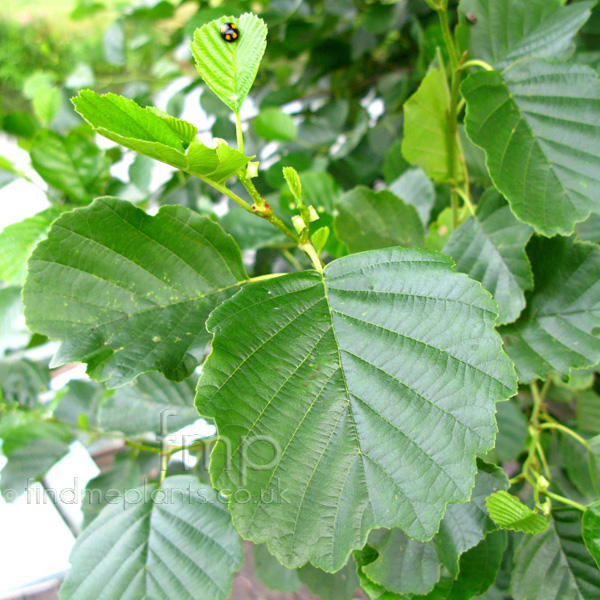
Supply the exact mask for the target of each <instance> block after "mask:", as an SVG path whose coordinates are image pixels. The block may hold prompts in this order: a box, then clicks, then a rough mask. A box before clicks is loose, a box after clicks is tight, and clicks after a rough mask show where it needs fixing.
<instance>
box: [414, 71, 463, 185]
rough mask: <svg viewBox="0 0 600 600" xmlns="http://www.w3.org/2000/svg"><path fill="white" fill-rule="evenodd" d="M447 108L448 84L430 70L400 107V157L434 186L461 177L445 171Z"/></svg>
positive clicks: (447, 147) (457, 173) (448, 102)
mask: <svg viewBox="0 0 600 600" xmlns="http://www.w3.org/2000/svg"><path fill="white" fill-rule="evenodd" d="M449 105H450V90H449V89H448V82H447V81H446V76H445V75H444V73H443V72H442V71H440V70H439V69H431V70H430V71H429V73H427V75H426V77H425V79H423V81H422V82H421V85H420V86H419V89H418V90H417V91H416V92H415V93H414V94H413V95H412V96H411V97H410V98H409V99H408V100H407V101H406V102H405V104H404V141H403V142H402V154H403V155H404V158H406V160H407V161H408V162H409V163H410V164H412V165H417V166H419V167H421V168H422V169H423V170H424V171H425V173H427V175H428V176H429V177H431V179H433V180H434V181H435V182H437V183H446V182H448V181H450V180H452V179H453V178H455V179H456V180H457V181H460V180H461V179H463V177H464V175H463V174H462V173H461V172H460V171H458V170H457V172H456V173H450V172H449V160H448V153H449V151H450V148H449V140H448V134H447V132H448V106H449ZM457 165H458V161H457Z"/></svg>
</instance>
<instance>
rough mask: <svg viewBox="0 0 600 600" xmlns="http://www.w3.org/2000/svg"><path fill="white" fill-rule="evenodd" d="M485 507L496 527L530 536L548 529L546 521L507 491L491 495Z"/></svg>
mask: <svg viewBox="0 0 600 600" xmlns="http://www.w3.org/2000/svg"><path fill="white" fill-rule="evenodd" d="M486 505H487V509H488V512H489V513H490V516H491V517H492V519H493V520H494V521H495V522H496V524H497V525H498V527H502V528H504V529H512V530H513V531H522V532H524V533H531V534H536V533H542V532H543V531H546V529H547V527H548V521H547V520H546V519H545V518H544V517H543V516H542V515H539V514H536V513H534V512H533V511H532V510H531V509H530V508H529V506H527V505H526V504H523V503H522V502H521V501H520V500H519V499H518V498H517V497H516V496H513V495H512V494H509V493H508V492H507V491H504V490H500V491H498V492H496V493H495V494H493V495H491V496H490V497H489V498H488V499H487V502H486Z"/></svg>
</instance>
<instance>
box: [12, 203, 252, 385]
mask: <svg viewBox="0 0 600 600" xmlns="http://www.w3.org/2000/svg"><path fill="white" fill-rule="evenodd" d="M246 278H247V275H246V272H245V270H244V267H243V265H242V257H241V254H240V251H239V248H238V247H237V245H236V244H235V242H234V241H233V240H232V238H231V237H230V236H228V235H227V234H226V233H225V232H224V231H223V230H222V229H221V227H220V226H219V225H218V224H217V223H215V222H214V221H212V220H211V219H209V218H207V217H202V216H199V215H198V214H197V213H194V212H192V211H191V210H188V209H187V208H183V207H181V206H163V207H162V208H161V209H160V211H159V212H158V214H157V215H156V216H150V215H148V214H146V213H145V212H144V211H142V210H140V209H139V208H136V207H135V206H133V205H132V204H130V203H129V202H126V201H124V200H119V199H117V198H99V199H98V200H96V201H95V202H94V203H93V204H92V205H90V206H89V207H87V208H81V209H78V210H75V211H72V212H70V213H67V214H65V215H63V216H62V217H60V218H59V219H58V220H57V221H55V222H54V224H53V225H52V228H51V230H50V233H49V234H48V238H47V239H46V240H44V241H43V242H41V243H40V244H39V245H38V246H37V248H36V249H35V251H34V253H33V255H32V256H31V259H30V260H29V273H28V277H27V281H26V283H25V287H24V290H23V298H24V303H25V316H26V319H27V322H28V326H29V327H30V329H31V330H32V331H36V332H38V333H42V334H44V335H47V336H48V337H51V338H53V339H58V340H61V341H62V342H63V343H62V345H61V347H60V349H59V350H58V352H57V354H56V356H55V357H54V359H53V365H55V366H59V365H62V364H65V363H68V362H76V361H79V362H85V363H87V364H88V373H89V374H90V376H92V377H93V378H94V379H98V380H100V381H108V385H109V387H117V386H120V385H123V384H125V383H127V382H129V381H131V380H132V379H134V378H135V377H137V376H138V375H140V374H141V373H144V372H145V371H150V370H157V371H161V372H162V373H164V374H165V375H166V376H167V377H168V378H169V379H174V380H182V379H185V378H186V377H188V376H189V375H190V374H191V373H192V371H193V370H194V369H195V367H196V365H197V364H198V362H199V361H200V359H201V357H202V354H203V353H204V350H205V347H206V344H207V342H208V340H209V335H208V332H207V331H206V328H205V321H206V318H207V316H208V315H209V314H210V312H211V311H212V309H213V308H214V307H215V306H217V305H218V304H219V303H220V302H222V301H223V300H224V299H225V298H227V297H228V296H229V295H230V294H232V293H233V292H234V291H235V290H236V289H237V288H238V287H239V285H240V284H242V283H243V282H244V281H246Z"/></svg>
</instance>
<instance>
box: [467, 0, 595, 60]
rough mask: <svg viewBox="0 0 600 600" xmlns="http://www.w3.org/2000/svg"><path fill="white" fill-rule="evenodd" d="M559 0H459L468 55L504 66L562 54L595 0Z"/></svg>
mask: <svg viewBox="0 0 600 600" xmlns="http://www.w3.org/2000/svg"><path fill="white" fill-rule="evenodd" d="M564 4H565V2H563V1H562V0H461V3H460V10H461V11H462V12H463V14H465V15H467V14H470V15H473V16H474V17H475V19H476V21H477V22H476V23H474V24H470V25H469V31H470V44H469V47H470V53H469V55H470V56H471V57H472V58H477V59H479V60H484V61H485V62H487V63H489V64H491V65H493V66H495V67H496V68H497V69H504V68H506V67H508V66H509V65H510V64H512V63H514V62H516V61H517V60H519V59H522V58H527V57H539V58H564V57H565V56H566V55H567V54H568V53H569V51H570V50H571V47H572V43H573V38H574V37H575V34H576V33H577V32H578V31H579V29H580V28H581V27H582V26H583V24H584V23H585V22H586V21H587V20H588V19H589V17H590V14H591V8H592V6H593V5H594V4H595V2H577V3H575V4H569V5H568V6H564Z"/></svg>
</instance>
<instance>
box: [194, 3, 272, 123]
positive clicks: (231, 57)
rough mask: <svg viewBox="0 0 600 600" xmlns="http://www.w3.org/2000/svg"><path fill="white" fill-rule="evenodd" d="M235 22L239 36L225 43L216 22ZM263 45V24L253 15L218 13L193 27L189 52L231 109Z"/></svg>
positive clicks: (252, 72) (240, 97) (246, 85)
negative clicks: (233, 40) (210, 19)
mask: <svg viewBox="0 0 600 600" xmlns="http://www.w3.org/2000/svg"><path fill="white" fill-rule="evenodd" d="M223 23H235V24H236V25H237V28H238V31H239V38H238V39H237V40H236V41H235V42H233V43H228V42H226V41H225V40H223V38H222V37H221V31H220V26H221V25H222V24H223ZM266 47H267V26H266V25H265V23H264V21H263V20H262V19H259V18H258V17H257V16H255V15H253V14H250V13H244V14H243V15H242V16H241V17H239V18H238V17H221V18H220V19H217V20H216V21H211V22H210V23H207V24H206V25H203V26H202V27H201V28H200V29H197V30H196V33H195V34H194V41H193V42H192V54H193V55H194V58H195V60H196V68H197V69H198V73H200V77H202V79H204V81H205V82H206V84H207V85H208V87H210V89H211V90H212V91H213V92H214V93H215V94H216V95H217V96H218V97H219V98H220V99H221V100H222V101H223V102H224V103H225V104H227V106H229V108H231V110H232V111H233V112H235V113H236V114H237V113H239V111H240V108H241V107H242V104H243V102H244V100H245V99H246V96H247V95H248V92H249V91H250V88H251V87H252V84H253V83H254V79H255V78H256V73H257V72H258V67H259V65H260V61H261V59H262V56H263V54H264V52H265V48H266Z"/></svg>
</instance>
